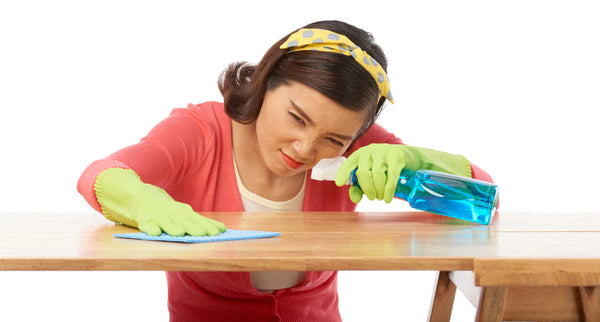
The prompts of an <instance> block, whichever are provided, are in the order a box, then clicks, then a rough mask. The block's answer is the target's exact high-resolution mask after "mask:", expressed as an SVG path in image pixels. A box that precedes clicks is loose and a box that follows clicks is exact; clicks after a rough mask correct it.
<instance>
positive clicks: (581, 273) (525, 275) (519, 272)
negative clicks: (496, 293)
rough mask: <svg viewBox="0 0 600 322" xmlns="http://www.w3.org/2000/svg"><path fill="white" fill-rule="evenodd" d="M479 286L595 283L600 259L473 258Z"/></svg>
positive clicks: (599, 275) (599, 278)
mask: <svg viewBox="0 0 600 322" xmlns="http://www.w3.org/2000/svg"><path fill="white" fill-rule="evenodd" d="M473 266H474V272H475V284H476V285H479V286H499V285H505V286H597V285H600V258H537V259H536V258H516V259H511V258H476V259H475V260H474V264H473Z"/></svg>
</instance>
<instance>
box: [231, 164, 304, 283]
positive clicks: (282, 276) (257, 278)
mask: <svg viewBox="0 0 600 322" xmlns="http://www.w3.org/2000/svg"><path fill="white" fill-rule="evenodd" d="M233 165H234V168H235V179H236V181H237V185H238V189H239V190H240V194H241V195H242V203H243V204H244V209H245V210H246V211H302V204H303V203H304V191H305V188H306V174H304V182H303V183H302V188H300V191H299V192H298V194H296V196H294V197H293V198H292V199H290V200H286V201H272V200H269V199H266V198H263V197H261V196H259V195H257V194H255V193H253V192H251V191H249V190H248V189H246V187H244V184H243V183H242V179H240V174H239V173H238V169H237V164H236V163H235V157H234V158H233ZM305 279H306V272H300V271H268V272H261V271H258V272H250V281H251V282H252V285H253V286H254V288H256V289H257V290H258V291H260V292H265V293H272V292H274V291H275V290H280V289H284V288H290V287H294V286H296V285H300V284H301V283H303V282H304V280H305Z"/></svg>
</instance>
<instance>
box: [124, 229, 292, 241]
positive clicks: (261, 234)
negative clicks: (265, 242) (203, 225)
mask: <svg viewBox="0 0 600 322" xmlns="http://www.w3.org/2000/svg"><path fill="white" fill-rule="evenodd" d="M279 235H281V233H276V232H271V231H256V230H236V229H227V230H226V231H225V232H224V233H221V234H219V235H217V236H190V235H185V236H181V237H178V236H171V235H167V234H165V233H162V235H159V236H150V235H148V234H146V233H130V234H114V235H113V236H114V237H118V238H130V239H142V240H157V241H168V242H179V243H207V242H218V241H228V240H242V239H255V238H267V237H275V236H279Z"/></svg>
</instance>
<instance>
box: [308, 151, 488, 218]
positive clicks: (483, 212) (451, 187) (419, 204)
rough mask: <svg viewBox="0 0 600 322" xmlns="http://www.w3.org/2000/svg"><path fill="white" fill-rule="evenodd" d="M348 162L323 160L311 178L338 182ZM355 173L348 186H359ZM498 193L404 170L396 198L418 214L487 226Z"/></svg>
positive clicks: (467, 181) (468, 181) (483, 185)
mask: <svg viewBox="0 0 600 322" xmlns="http://www.w3.org/2000/svg"><path fill="white" fill-rule="evenodd" d="M345 159H346V158H344V157H339V158H333V159H322V160H321V161H319V163H317V165H316V166H315V167H314V168H313V169H312V174H311V178H312V179H314V180H332V181H333V180H335V174H336V173H337V170H338V169H339V168H340V166H341V165H342V163H343V162H344V160H345ZM355 171H356V170H354V171H352V174H351V175H350V179H349V180H348V184H351V185H356V186H358V179H357V178H356V173H355ZM498 193H499V190H498V186H497V185H495V184H492V183H489V182H486V181H481V180H476V179H472V178H466V177H461V176H457V175H453V174H448V173H444V172H439V171H432V170H418V171H410V170H406V169H404V170H403V171H402V172H401V173H400V177H399V178H398V185H397V186H396V192H395V194H394V195H395V196H396V197H398V198H400V199H403V200H406V201H407V202H408V203H409V205H410V206H411V207H412V208H414V209H417V210H423V211H427V212H432V213H436V214H439V215H443V216H448V217H452V218H457V219H462V220H467V221H471V222H476V223H480V224H484V225H487V224H489V223H490V221H491V220H492V219H493V217H494V214H495V213H496V208H497V206H498Z"/></svg>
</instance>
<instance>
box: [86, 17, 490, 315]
mask: <svg viewBox="0 0 600 322" xmlns="http://www.w3.org/2000/svg"><path fill="white" fill-rule="evenodd" d="M386 68H387V60H386V58H385V56H384V54H383V52H382V50H381V49H380V48H379V46H377V45H376V44H375V43H374V42H373V38H372V37H371V35H370V34H368V33H367V32H365V31H363V30H361V29H358V28H356V27H354V26H351V25H349V24H346V23H343V22H339V21H321V22H316V23H312V24H309V25H307V26H305V27H304V28H302V29H300V30H297V31H295V32H293V33H291V34H289V35H287V36H286V37H284V38H283V39H281V40H280V41H278V42H277V43H276V44H275V45H274V46H273V47H271V48H270V49H269V50H268V51H267V53H266V54H265V56H264V57H263V59H262V60H261V61H260V62H259V64H258V65H256V66H254V65H250V64H247V63H236V64H232V65H231V66H229V68H228V69H227V70H225V71H224V72H223V74H222V75H221V77H220V79H219V88H220V90H221V93H222V94H223V97H224V103H218V102H206V103H202V104H199V105H189V106H188V108H186V109H175V110H173V112H172V113H171V115H170V116H169V117H168V118H166V119H165V120H163V121H162V122H160V123H159V124H158V125H157V126H156V127H154V128H153V129H152V130H151V131H150V133H149V134H148V135H147V136H146V137H144V138H143V139H142V140H141V141H140V142H139V143H137V144H135V145H132V146H129V147H126V148H124V149H121V150H119V151H117V152H115V153H114V154H112V155H110V156H109V157H107V158H105V159H102V160H98V161H96V162H94V163H92V164H91V165H90V166H89V167H88V168H87V169H86V170H85V171H84V173H83V174H82V176H81V178H80V180H79V183H78V189H79V191H80V193H81V194H82V195H83V196H84V197H85V198H86V200H87V201H88V202H89V203H90V205H92V206H93V207H94V208H95V209H96V210H98V211H101V212H102V213H103V214H104V216H106V217H107V218H108V219H110V220H113V221H115V222H119V223H123V224H126V225H130V226H133V227H137V228H139V229H140V230H142V231H144V232H146V233H148V234H150V235H158V234H160V233H162V232H166V233H168V234H171V235H184V234H186V233H187V234H190V235H216V234H219V233H220V232H222V231H225V226H224V225H223V224H222V223H219V222H216V221H214V220H212V219H209V218H207V217H204V216H201V215H199V214H198V213H197V212H200V213H201V212H203V211H204V212H214V211H248V212H251V211H300V210H302V211H352V210H354V209H355V206H356V204H355V203H356V202H358V201H359V200H360V199H361V197H362V195H363V194H366V195H367V197H368V198H369V199H379V200H385V201H386V202H389V201H391V199H392V197H393V191H394V188H395V184H396V182H397V178H398V175H399V173H400V171H401V170H402V169H403V168H407V169H411V170H418V169H433V170H438V171H445V172H449V173H453V174H458V175H462V176H468V177H474V178H478V179H483V180H488V181H489V180H491V179H490V177H489V176H488V175H487V174H486V173H485V172H483V171H482V170H480V169H479V168H477V167H476V166H474V165H472V164H470V163H469V161H468V160H467V159H466V158H464V157H463V156H460V155H454V154H448V153H445V152H440V151H434V150H429V149H424V148H417V147H409V146H406V145H403V144H402V142H401V141H400V139H398V138H397V137H395V136H394V135H393V134H391V133H389V132H387V131H385V130H384V129H383V128H381V127H380V126H379V125H377V124H375V123H374V121H375V119H376V117H377V115H378V114H379V112H380V111H381V108H382V107H383V105H384V103H385V101H386V100H390V101H391V100H392V97H391V93H390V91H389V88H390V86H389V81H388V79H387V75H386ZM341 155H345V156H351V157H350V158H349V159H348V161H347V163H346V164H345V166H344V167H343V168H344V170H340V171H339V173H338V176H337V178H336V179H337V180H336V182H337V183H338V184H339V185H340V186H342V185H343V182H345V181H347V179H348V176H349V172H350V171H351V170H353V169H355V168H357V176H358V179H359V183H360V185H361V187H362V188H363V190H360V189H359V188H356V187H352V188H348V187H337V186H336V185H335V184H333V183H331V182H321V181H313V180H310V179H309V178H310V175H309V174H310V171H311V170H310V169H311V168H312V167H313V166H314V165H315V164H316V163H317V162H318V161H319V160H320V159H323V158H333V157H338V156H341ZM167 280H168V285H169V310H170V314H171V321H265V320H272V321H278V320H282V321H296V320H297V321H340V320H341V318H340V315H339V311H338V297H337V289H336V281H337V273H336V272H332V271H328V272H253V273H250V272H167Z"/></svg>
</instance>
